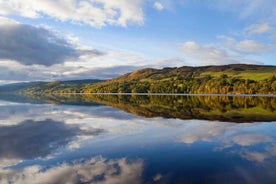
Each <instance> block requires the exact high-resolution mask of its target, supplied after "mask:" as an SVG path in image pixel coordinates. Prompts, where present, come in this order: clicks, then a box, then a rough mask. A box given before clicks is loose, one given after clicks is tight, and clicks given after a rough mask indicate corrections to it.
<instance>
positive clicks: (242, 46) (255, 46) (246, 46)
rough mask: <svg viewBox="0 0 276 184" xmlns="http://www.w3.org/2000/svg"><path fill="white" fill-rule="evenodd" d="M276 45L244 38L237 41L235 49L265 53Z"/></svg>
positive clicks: (247, 52) (240, 51) (241, 51)
mask: <svg viewBox="0 0 276 184" xmlns="http://www.w3.org/2000/svg"><path fill="white" fill-rule="evenodd" d="M275 48H276V45H273V44H267V43H262V42H258V41H255V40H242V41H240V42H237V43H236V44H235V45H234V47H233V48H232V49H233V50H235V51H237V52H239V53H243V54H263V53H268V52H271V51H272V50H273V49H275Z"/></svg>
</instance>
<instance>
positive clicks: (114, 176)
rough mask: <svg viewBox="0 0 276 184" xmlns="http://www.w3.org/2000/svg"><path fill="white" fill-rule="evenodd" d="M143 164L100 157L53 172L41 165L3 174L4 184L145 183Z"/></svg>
mask: <svg viewBox="0 0 276 184" xmlns="http://www.w3.org/2000/svg"><path fill="white" fill-rule="evenodd" d="M142 171H143V161H142V160H132V161H130V160H127V159H126V158H120V159H111V160H108V159H106V158H103V157H101V156H98V157H94V158H91V159H89V160H76V161H74V162H73V163H70V164H69V163H64V164H60V165H57V166H55V167H52V168H46V169H45V168H42V167H41V166H39V165H34V166H30V167H26V168H24V169H21V170H12V169H7V170H4V171H2V173H1V171H0V173H1V174H3V176H2V177H0V179H1V180H0V181H1V182H2V183H37V184H41V183H99V184H105V183H106V184H107V183H108V184H115V183H117V184H119V183H133V184H139V183H142V178H141V175H142Z"/></svg>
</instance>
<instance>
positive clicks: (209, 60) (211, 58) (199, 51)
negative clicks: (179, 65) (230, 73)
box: [181, 41, 244, 65]
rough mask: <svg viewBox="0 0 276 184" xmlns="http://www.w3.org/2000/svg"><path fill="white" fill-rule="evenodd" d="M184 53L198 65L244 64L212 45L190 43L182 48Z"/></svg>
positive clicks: (184, 44) (239, 59) (186, 43)
mask: <svg viewBox="0 0 276 184" xmlns="http://www.w3.org/2000/svg"><path fill="white" fill-rule="evenodd" d="M181 48H182V50H183V51H184V53H185V54H186V55H187V56H188V57H190V58H192V59H193V60H195V62H196V65H206V64H208V65H210V64H211V65H223V64H231V63H241V62H244V61H243V60H242V59H241V58H238V57H235V56H232V55H229V54H228V53H227V52H226V51H225V50H223V49H219V48H216V47H213V46H211V45H200V44H198V43H196V42H194V41H188V42H185V43H183V44H182V46H181Z"/></svg>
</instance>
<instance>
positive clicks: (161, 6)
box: [153, 1, 164, 11]
mask: <svg viewBox="0 0 276 184" xmlns="http://www.w3.org/2000/svg"><path fill="white" fill-rule="evenodd" d="M153 7H154V8H155V9H156V10H159V11H161V10H163V9H164V6H163V4H161V3H160V2H158V1H156V2H154V4H153Z"/></svg>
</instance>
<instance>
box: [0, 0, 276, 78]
mask: <svg viewBox="0 0 276 184" xmlns="http://www.w3.org/2000/svg"><path fill="white" fill-rule="evenodd" d="M275 5H276V3H275V1H274V0H244V1H240V0H205V1H203V0H159V1H155V0H131V1H130V0H66V1H65V0H47V1H46V0H40V1H35V0H26V1H20V0H0V83H9V82H16V81H34V80H67V79H84V78H111V77H115V76H118V75H121V74H124V73H126V72H131V71H133V70H136V69H139V68H144V67H155V68H163V67H168V66H169V67H175V66H176V67H179V66H184V65H189V66H201V65H224V64H232V63H247V64H265V65H276V54H275V53H276V52H275V51H276V12H275V11H274V8H273V7H275Z"/></svg>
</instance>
